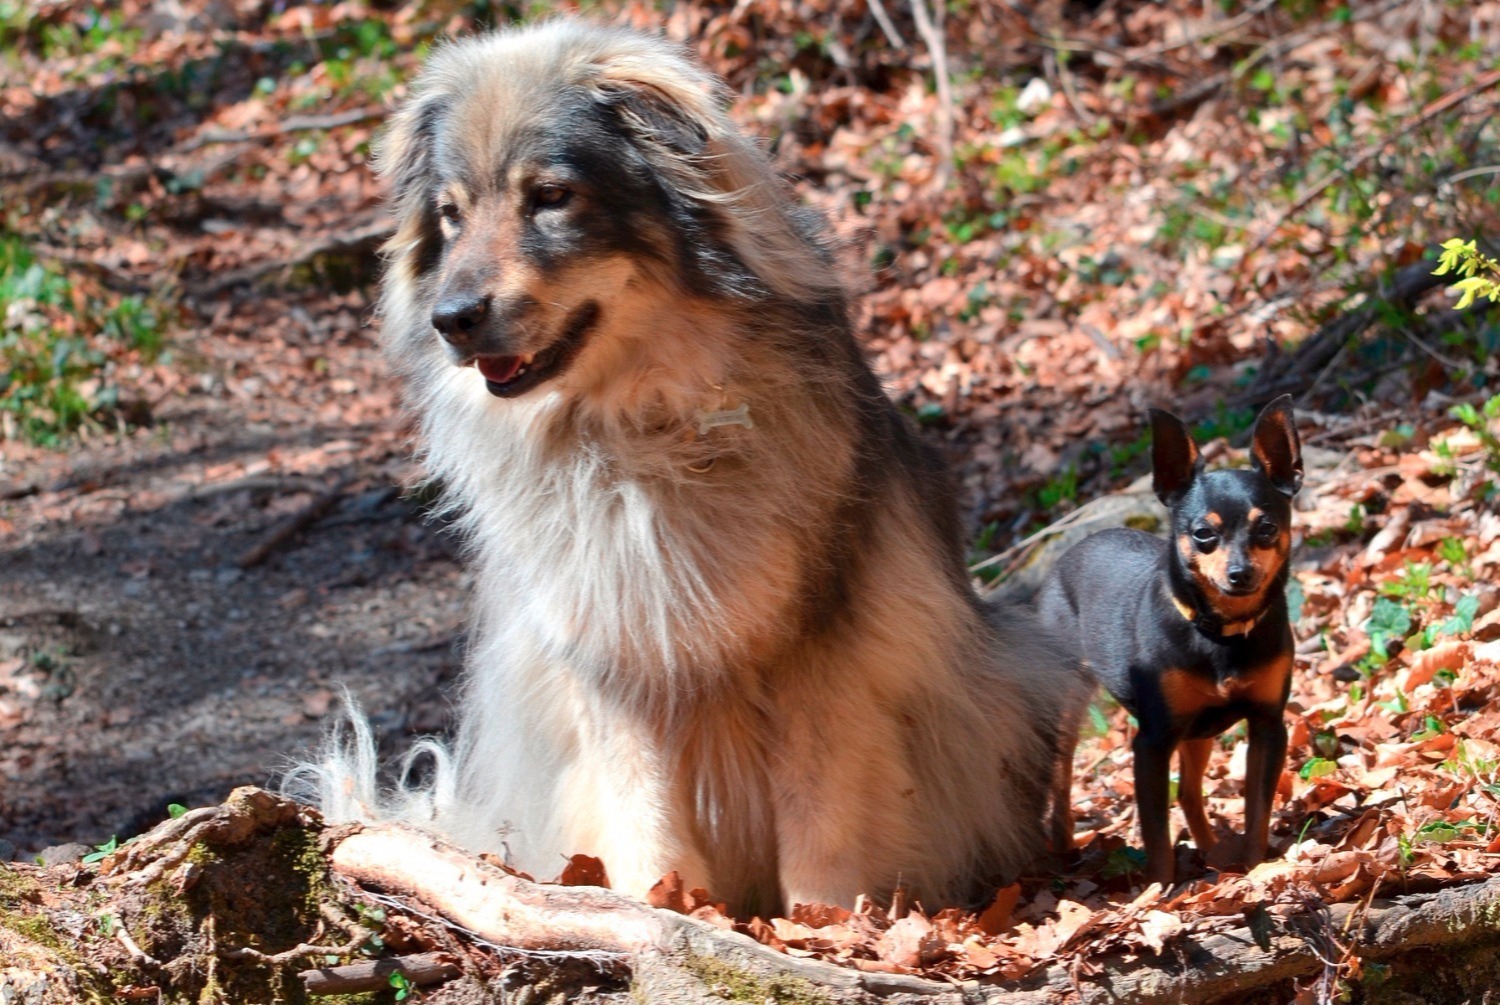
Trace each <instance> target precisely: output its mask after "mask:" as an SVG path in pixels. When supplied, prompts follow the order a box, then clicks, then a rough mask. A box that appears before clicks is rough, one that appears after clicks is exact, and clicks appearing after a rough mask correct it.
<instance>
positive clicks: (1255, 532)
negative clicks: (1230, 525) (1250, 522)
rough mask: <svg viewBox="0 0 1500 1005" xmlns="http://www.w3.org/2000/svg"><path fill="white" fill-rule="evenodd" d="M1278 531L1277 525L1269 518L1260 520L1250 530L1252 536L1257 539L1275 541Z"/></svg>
mask: <svg viewBox="0 0 1500 1005" xmlns="http://www.w3.org/2000/svg"><path fill="white" fill-rule="evenodd" d="M1278 533H1279V531H1278V530H1277V529H1276V525H1275V524H1274V523H1272V522H1271V521H1269V520H1262V521H1260V522H1259V523H1257V524H1256V525H1255V526H1254V527H1253V528H1252V529H1251V531H1250V534H1251V536H1252V537H1254V538H1255V539H1256V540H1257V541H1274V540H1276V535H1277V534H1278Z"/></svg>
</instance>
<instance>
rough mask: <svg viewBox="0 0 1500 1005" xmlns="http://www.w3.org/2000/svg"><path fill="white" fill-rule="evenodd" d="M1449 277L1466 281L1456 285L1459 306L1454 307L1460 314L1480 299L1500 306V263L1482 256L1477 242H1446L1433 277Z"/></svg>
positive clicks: (1457, 304) (1457, 240) (1460, 239)
mask: <svg viewBox="0 0 1500 1005" xmlns="http://www.w3.org/2000/svg"><path fill="white" fill-rule="evenodd" d="M1449 273H1453V274H1455V275H1458V276H1462V277H1463V278H1461V279H1459V280H1457V281H1456V282H1455V283H1454V284H1453V289H1454V290H1456V291H1457V292H1458V294H1459V297H1458V303H1456V304H1454V305H1453V306H1454V307H1456V308H1457V309H1458V310H1463V309H1464V308H1465V307H1468V306H1469V305H1470V304H1472V303H1473V302H1474V301H1475V300H1477V299H1479V298H1481V297H1482V298H1484V299H1486V300H1489V301H1490V302H1492V303H1496V304H1500V261H1497V260H1496V259H1493V258H1491V257H1489V256H1488V255H1485V254H1482V253H1481V252H1480V250H1479V247H1478V241H1476V240H1474V239H1470V240H1468V241H1465V240H1463V239H1462V238H1458V237H1454V238H1450V239H1449V240H1446V241H1444V242H1443V252H1442V254H1440V255H1439V256H1438V267H1437V268H1435V269H1433V270H1432V274H1433V275H1434V276H1446V275H1448V274H1449ZM1482 273H1488V275H1484V274H1482Z"/></svg>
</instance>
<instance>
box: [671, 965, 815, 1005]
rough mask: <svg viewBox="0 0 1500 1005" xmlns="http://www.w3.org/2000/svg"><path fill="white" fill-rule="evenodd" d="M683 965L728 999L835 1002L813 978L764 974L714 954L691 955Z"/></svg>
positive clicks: (782, 1004) (790, 1004)
mask: <svg viewBox="0 0 1500 1005" xmlns="http://www.w3.org/2000/svg"><path fill="white" fill-rule="evenodd" d="M683 966H684V967H685V969H687V971H688V972H689V973H691V974H692V975H693V976H694V977H697V978H698V979H699V980H700V981H702V982H703V983H704V984H705V985H707V986H708V989H709V991H711V992H712V993H713V994H716V995H718V996H719V997H720V998H723V999H724V1000H725V1001H731V1002H746V1003H747V1005H749V1003H754V1005H765V1003H767V1002H774V1003H776V1005H833V999H832V998H830V997H829V996H828V994H827V992H825V991H822V990H821V989H819V988H818V986H817V985H816V984H813V983H812V982H811V981H805V980H803V979H802V978H800V977H789V976H786V975H785V974H777V975H775V976H772V977H761V976H759V975H757V974H752V973H750V972H749V971H747V970H744V969H742V968H740V967H736V966H734V965H733V964H731V963H725V962H724V961H723V960H718V959H714V958H713V957H711V956H689V957H688V958H687V959H686V960H685V961H683Z"/></svg>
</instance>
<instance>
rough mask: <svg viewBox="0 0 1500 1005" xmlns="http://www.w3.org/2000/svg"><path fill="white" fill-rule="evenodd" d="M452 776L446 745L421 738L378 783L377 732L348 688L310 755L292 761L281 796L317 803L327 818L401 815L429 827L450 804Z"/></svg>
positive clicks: (343, 820)
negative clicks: (392, 774) (391, 780)
mask: <svg viewBox="0 0 1500 1005" xmlns="http://www.w3.org/2000/svg"><path fill="white" fill-rule="evenodd" d="M419 769H420V777H419ZM456 778H457V774H456V771H455V766H454V759H453V756H452V754H451V753H450V752H449V750H448V748H447V747H446V746H445V745H444V744H443V743H442V742H441V741H439V740H435V739H432V738H424V739H423V740H421V741H419V742H418V743H417V744H416V746H414V747H413V748H412V749H411V750H410V751H409V752H408V753H407V755H406V756H405V757H404V758H403V759H402V760H401V762H400V769H399V774H398V777H397V780H396V782H395V784H394V785H390V786H382V785H381V783H380V757H379V754H378V753H377V748H376V744H375V734H374V732H373V731H372V730H371V729H370V722H369V719H367V718H366V717H365V714H364V711H363V710H362V709H361V708H360V706H359V702H358V701H356V700H355V698H354V696H353V695H351V694H350V693H349V692H348V690H347V689H346V690H345V691H344V700H343V710H342V711H341V712H340V713H338V714H337V715H336V716H335V718H334V721H333V726H332V728H331V729H329V730H328V731H327V732H326V733H325V734H324V737H323V742H322V744H321V745H320V746H319V748H318V751H317V753H316V754H315V755H314V758H313V759H312V760H310V761H301V762H298V763H296V764H294V765H293V766H292V768H291V769H290V770H289V771H287V773H286V774H285V775H283V776H282V779H281V784H280V786H279V788H280V790H281V793H282V794H283V795H285V796H287V797H289V798H291V799H295V800H297V801H298V802H302V803H306V804H309V805H311V806H315V807H317V808H318V810H319V811H320V812H321V813H322V814H323V817H324V819H325V820H327V821H328V822H329V823H353V822H360V823H376V822H379V821H391V820H399V821H402V822H404V823H411V824H416V825H417V826H432V825H433V824H434V822H435V821H436V820H437V818H438V816H439V815H440V814H441V813H442V812H443V810H444V809H445V808H446V807H449V806H451V805H452V804H453V795H454V792H455V790H456V786H457V783H456Z"/></svg>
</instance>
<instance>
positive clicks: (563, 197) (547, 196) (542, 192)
mask: <svg viewBox="0 0 1500 1005" xmlns="http://www.w3.org/2000/svg"><path fill="white" fill-rule="evenodd" d="M572 195H573V193H572V191H571V190H569V189H566V188H564V187H563V186H561V185H538V186H537V190H536V192H535V194H534V195H533V196H532V199H533V200H535V202H536V204H537V205H538V206H546V207H553V206H561V205H562V204H563V203H565V202H567V201H568V200H569V199H570V198H572Z"/></svg>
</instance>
